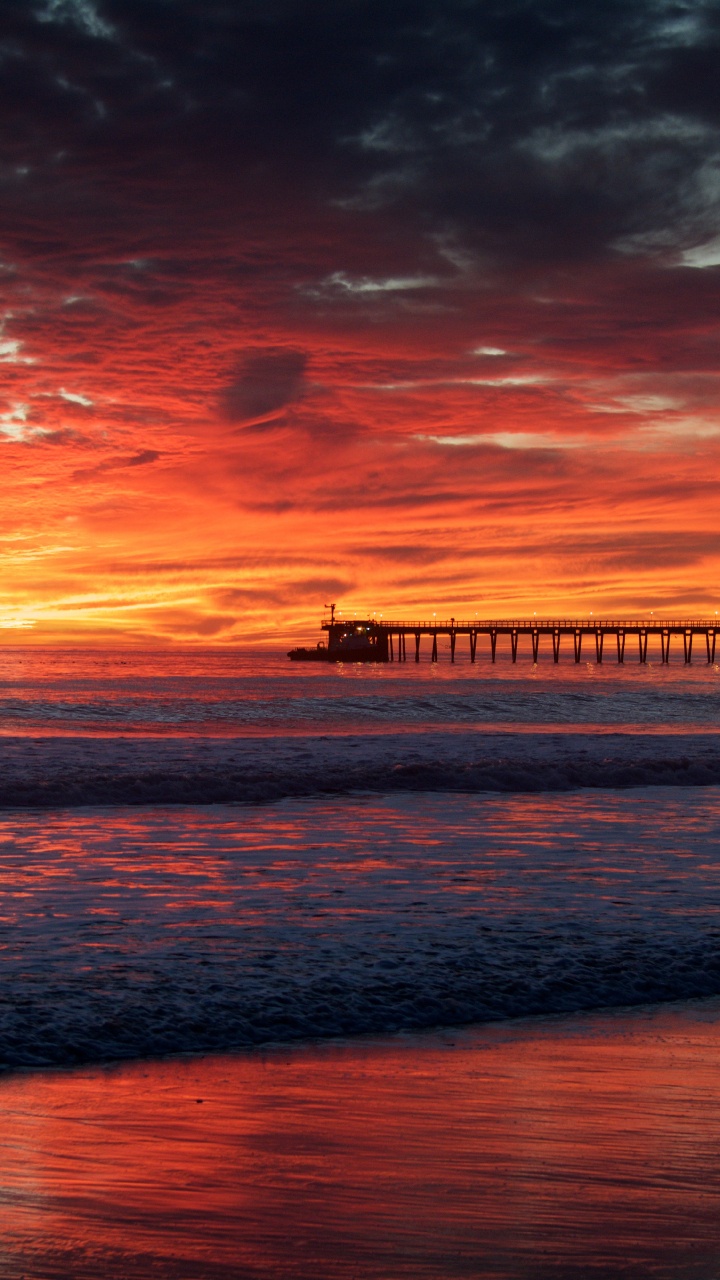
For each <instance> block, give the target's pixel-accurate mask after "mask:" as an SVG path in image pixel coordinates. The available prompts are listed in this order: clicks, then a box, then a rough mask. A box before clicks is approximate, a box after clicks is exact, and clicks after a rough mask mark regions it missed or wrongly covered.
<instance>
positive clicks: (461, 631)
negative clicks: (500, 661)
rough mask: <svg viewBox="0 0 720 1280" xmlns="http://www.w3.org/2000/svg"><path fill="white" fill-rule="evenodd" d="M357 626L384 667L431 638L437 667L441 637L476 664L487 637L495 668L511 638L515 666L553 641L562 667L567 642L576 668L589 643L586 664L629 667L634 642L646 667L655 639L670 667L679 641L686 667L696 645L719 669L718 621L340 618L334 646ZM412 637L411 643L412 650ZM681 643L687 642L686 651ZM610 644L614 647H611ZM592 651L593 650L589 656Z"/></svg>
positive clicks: (330, 622) (328, 623)
mask: <svg viewBox="0 0 720 1280" xmlns="http://www.w3.org/2000/svg"><path fill="white" fill-rule="evenodd" d="M355 626H362V627H363V628H365V629H367V630H369V631H371V632H372V634H373V635H374V636H375V637H376V638H377V646H378V651H377V658H376V660H378V661H381V662H407V661H408V647H409V648H410V654H411V658H413V657H414V660H415V662H419V661H420V643H421V640H422V638H423V637H427V638H428V639H429V640H430V641H431V650H430V661H431V662H437V660H438V637H440V636H447V637H448V638H449V640H450V661H451V662H454V661H455V654H456V651H457V644H458V640H459V639H460V638H461V637H462V638H464V637H465V636H467V641H468V652H469V657H470V661H471V662H475V659H476V656H477V653H478V641H479V640H480V639H481V637H482V638H484V637H487V639H488V643H489V656H490V659H491V661H492V662H495V659H496V655H497V651H498V640H500V639H501V638H503V639H504V638H505V637H507V638H508V640H509V648H510V656H511V659H512V661H513V662H517V659H518V652H519V651H520V648H521V641H522V649H523V650H524V651H525V652H527V654H528V656H530V655H531V656H532V660H533V662H537V660H538V655H539V652H540V641H541V639H543V640H544V639H546V638H547V639H549V640H550V641H551V643H552V656H553V661H554V662H559V661H560V645H561V641H562V640H563V639H564V640H565V641H566V642H567V640H569V639H572V650H571V652H572V655H573V657H574V659H575V662H581V661H582V652H583V641H585V653H586V657H585V661H588V660H590V661H592V660H593V659H594V661H595V662H597V663H601V662H602V661H603V656H608V651H609V652H610V653H611V654H612V656H613V657H615V658H616V661H617V662H618V663H621V664H622V663H624V661H625V656H626V642H628V641H629V640H632V641H633V644H632V645H630V646H628V652H631V651H632V649H634V647H635V646H634V641H635V640H637V655H638V660H639V662H641V663H646V662H647V661H648V641H649V640H651V639H655V640H657V639H659V641H660V660H661V662H662V663H664V664H667V663H669V661H670V642H671V640H675V641H676V644H675V645H674V646H673V647H674V649H675V651H676V652H677V654H678V657H682V660H683V661H684V662H685V663H686V664H689V663H690V662H692V658H693V641H695V642H696V645H695V651H696V654H697V651H698V649H699V650H700V653H701V654H702V658H706V659H707V662H708V663H714V662H715V642H716V638H717V634H718V630H719V629H720V624H719V621H718V619H717V618H714V619H712V620H710V621H708V620H707V619H705V618H689V619H681V620H678V619H664V620H660V619H656V618H650V619H647V618H644V619H635V620H629V621H628V620H625V619H622V620H620V619H607V618H602V619H600V618H598V619H597V620H596V619H594V618H590V619H588V618H583V619H568V618H560V619H555V620H552V621H547V620H544V619H543V620H539V619H536V618H532V619H528V618H509V619H508V618H504V619H499V620H493V621H490V620H479V619H475V621H474V622H460V621H457V620H456V619H455V618H450V619H449V620H447V621H445V622H438V621H436V620H435V619H433V620H432V622H394V621H385V620H384V619H380V618H368V619H366V620H364V621H363V623H362V624H358V623H357V622H355V621H353V622H350V621H349V620H348V621H347V622H345V623H339V622H338V620H337V618H336V617H334V616H333V617H331V618H330V619H326V620H325V621H324V622H323V623H322V627H323V630H325V631H328V632H329V633H330V637H329V638H330V639H331V640H332V638H333V633H334V632H335V631H342V630H344V629H349V630H351V629H352V628H353V627H355ZM408 637H410V645H409V646H408ZM677 641H682V645H680V644H679V643H677ZM606 642H608V643H607V646H606ZM463 647H464V645H463ZM568 648H569V646H568ZM588 649H590V654H589V655H588ZM698 656H699V655H698Z"/></svg>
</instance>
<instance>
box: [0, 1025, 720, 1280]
mask: <svg viewBox="0 0 720 1280" xmlns="http://www.w3.org/2000/svg"><path fill="white" fill-rule="evenodd" d="M718 1019H720V1007H719V1006H718V1004H717V1003H713V1004H711V1005H709V1006H708V1005H705V1006H703V1005H699V1006H696V1007H695V1008H693V1007H692V1006H686V1007H678V1008H675V1009H671V1010H668V1009H666V1010H664V1011H658V1010H655V1011H645V1012H643V1011H638V1012H635V1013H633V1014H626V1015H622V1016H621V1015H614V1016H613V1015H607V1014H606V1015H594V1016H592V1017H589V1016H588V1017H585V1018H579V1019H575V1020H574V1021H566V1022H563V1021H557V1022H555V1023H552V1022H549V1023H543V1022H539V1023H537V1024H535V1025H533V1024H532V1023H526V1024H516V1025H515V1027H514V1029H509V1028H505V1029H498V1028H495V1029H485V1030H478V1031H473V1032H465V1033H458V1034H455V1035H452V1036H449V1035H447V1034H444V1035H436V1036H428V1037H422V1038H415V1039H410V1040H405V1039H402V1038H396V1039H394V1040H388V1041H384V1042H371V1041H369V1042H368V1041H366V1042H356V1043H355V1044H353V1045H338V1046H321V1047H314V1048H309V1049H303V1050H295V1051H292V1052H289V1051H288V1052H280V1051H276V1052H274V1053H273V1054H271V1055H266V1056H263V1057H260V1056H255V1055H249V1056H241V1057H234V1058H232V1057H218V1058H210V1059H206V1060H196V1061H168V1062H164V1063H158V1064H147V1063H142V1064H138V1065H136V1066H133V1067H124V1068H120V1069H115V1070H109V1071H102V1070H98V1069H95V1070H93V1071H89V1072H87V1071H86V1072H80V1073H59V1074H47V1075H42V1076H31V1077H14V1078H8V1079H6V1080H4V1081H3V1082H2V1083H1V1084H0V1108H1V1110H2V1126H1V1128H0V1150H1V1152H2V1179H1V1182H0V1234H1V1235H2V1238H3V1240H4V1242H5V1244H4V1254H3V1267H2V1275H3V1277H5V1278H6V1280H19V1278H20V1277H21V1276H32V1277H44V1278H45V1280H60V1278H61V1277H62V1280H66V1278H67V1277H69V1276H72V1277H73V1278H74V1280H89V1278H90V1277H92V1280H97V1277H99V1276H101V1275H102V1276H106V1277H108V1280H120V1278H121V1277H122V1280H126V1278H127V1277H129V1276H135V1275H138V1276H142V1277H149V1276H158V1277H163V1278H164V1280H180V1278H181V1277H186V1278H189V1277H193V1278H194V1280H221V1277H223V1278H225V1280H229V1277H243V1280H245V1278H247V1280H260V1278H262V1280H288V1278H289V1277H290V1278H292V1277H297V1278H299V1277H302V1278H303V1280H305V1278H307V1280H311V1278H312V1280H315V1277H322V1278H323V1280H388V1278H389V1277H412V1278H413V1280H416V1278H418V1280H422V1278H423V1277H427V1278H428V1280H429V1278H431V1277H432V1278H433V1280H451V1278H452V1277H456V1276H457V1277H470V1276H472V1277H483V1280H484V1278H485V1277H496V1278H497V1280H502V1278H505V1280H520V1278H523V1280H524V1278H525V1277H538V1278H539V1280H570V1278H572V1280H580V1277H584V1276H592V1277H597V1278H600V1277H602V1278H603V1280H604V1278H606V1277H607V1278H608V1280H609V1277H619V1276H626V1277H632V1278H633V1280H638V1278H639V1277H645V1276H647V1277H650V1276H652V1277H655V1278H657V1277H661V1278H663V1280H678V1278H680V1277H687V1278H688V1280H689V1278H691V1277H692V1278H693V1280H710V1278H711V1277H714V1276H716V1275H717V1274H718V1273H719V1271H720V1239H719V1235H718V1227H717V1223H718V1218H719V1215H720V1021H719V1020H718Z"/></svg>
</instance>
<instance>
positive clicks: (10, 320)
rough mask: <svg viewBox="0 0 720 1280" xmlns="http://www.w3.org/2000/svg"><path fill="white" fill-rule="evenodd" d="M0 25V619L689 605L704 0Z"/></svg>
mask: <svg viewBox="0 0 720 1280" xmlns="http://www.w3.org/2000/svg"><path fill="white" fill-rule="evenodd" d="M3 19H4V23H3V25H4V37H3V41H2V44H1V45H0V99H1V104H2V115H1V117H0V118H1V119H2V121H3V123H2V137H1V141H2V150H1V152H0V187H1V190H2V208H3V215H2V220H1V221H0V448H1V449H2V458H3V461H4V467H3V475H4V477H5V492H4V498H5V501H4V504H3V509H2V513H1V514H0V537H1V539H2V541H1V543H0V554H2V557H3V569H4V572H3V585H2V588H1V589H0V621H2V617H3V616H4V617H5V625H6V626H7V627H8V628H9V629H10V630H9V631H8V634H9V635H10V634H11V633H12V631H14V629H15V628H16V627H19V626H22V627H28V628H32V629H33V630H34V632H35V634H36V635H37V636H38V637H43V638H47V637H51V636H58V637H61V636H75V637H79V638H82V637H84V636H87V637H108V636H110V637H112V636H120V635H122V636H125V637H127V638H129V639H140V640H144V639H148V638H150V639H152V638H157V639H160V640H167V639H172V638H176V639H181V640H188V639H192V638H193V637H194V638H196V639H198V640H201V641H203V642H205V641H208V640H212V641H213V642H214V641H218V642H223V641H228V640H232V639H235V638H237V637H242V636H246V637H251V636H255V637H257V636H265V635H270V636H271V637H272V636H273V635H274V632H273V628H274V627H278V628H279V631H280V633H281V632H282V629H283V626H284V625H285V623H284V621H283V618H282V616H281V615H282V610H285V611H287V612H288V613H291V614H292V616H293V618H294V619H299V620H300V622H301V623H302V622H303V620H307V622H308V624H310V623H311V620H312V619H313V618H314V615H315V613H316V610H317V607H318V605H319V604H322V603H323V601H321V600H320V596H321V595H324V594H326V591H328V590H332V591H333V592H334V593H335V594H337V595H338V596H342V597H343V598H344V599H345V600H346V603H348V604H353V605H355V606H357V607H358V608H361V609H363V608H368V607H369V608H379V609H381V610H382V611H383V612H385V613H386V614H387V613H390V612H402V611H404V610H410V611H411V612H413V613H414V612H416V610H418V609H420V610H421V611H422V610H423V609H432V608H435V607H436V606H437V607H438V608H439V609H441V610H443V609H447V610H448V611H449V612H452V613H455V615H456V616H459V615H460V613H461V612H462V611H463V610H464V609H470V608H472V611H473V612H475V611H476V610H478V609H479V610H481V611H482V612H501V613H507V612H508V611H513V612H523V611H527V610H530V611H534V610H538V611H539V612H547V613H556V612H559V611H562V612H573V613H574V612H581V611H584V610H586V609H590V608H593V609H595V610H600V609H603V608H608V609H612V610H614V611H616V610H617V611H619V610H635V609H641V608H654V607H658V608H665V609H668V610H680V611H686V610H688V609H692V610H703V611H705V610H709V609H711V608H712V610H713V612H714V607H715V605H716V604H717V601H716V599H715V594H714V593H715V592H716V590H717V585H716V584H717V581H718V563H719V549H718V544H717V537H716V535H715V527H716V515H715V508H716V506H717V496H716V482H715V478H716V476H717V472H718V462H719V461H720V418H719V417H718V363H719V360H720V356H719V352H720V346H719V344H718V321H717V280H718V271H719V270H720V248H719V247H718V246H719V245H720V208H719V205H720V76H718V74H717V70H718V65H719V63H720V57H719V55H720V14H719V12H718V9H717V6H716V5H715V4H714V3H712V4H711V3H706V4H703V3H693V4H692V5H691V4H689V3H687V4H686V3H664V2H655V3H642V2H641V3H639V4H635V5H633V6H631V7H628V6H627V5H626V4H620V3H612V2H609V3H606V4H604V5H603V6H601V7H600V8H597V7H596V8H593V7H592V6H578V5H577V4H570V3H563V2H560V0H557V2H553V0H543V2H542V3H541V2H540V0H526V2H524V3H517V4H513V3H507V0H497V3H487V0H483V3H480V2H479V0H478V2H477V3H473V2H472V0H471V2H470V3H468V0H442V3H441V0H426V2H425V3H419V2H418V0H412V2H410V0H408V2H407V3H403V2H402V0H400V3H397V4H393V5H387V4H386V3H383V4H380V3H379V2H375V0H344V2H343V3H342V4H338V3H337V2H336V0H332V3H331V0H303V3H299V0H263V3H262V4H261V3H260V0H257V2H255V0H239V2H238V3H236V4H231V5H228V4H226V3H220V0H217V2H215V0H205V2H204V3H202V4H201V3H200V2H199V0H105V2H104V3H100V2H99V0H98V2H97V3H95V2H94V0H38V4H37V5H35V6H29V5H28V4H27V3H26V2H25V0H5V2H4V5H3ZM323 583H325V584H328V585H327V587H326V588H324V587H322V584H323ZM329 584H334V585H329ZM528 584H532V586H531V587H529V586H528ZM3 611H4V612H3ZM279 611H280V615H279Z"/></svg>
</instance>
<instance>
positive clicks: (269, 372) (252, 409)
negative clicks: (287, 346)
mask: <svg viewBox="0 0 720 1280" xmlns="http://www.w3.org/2000/svg"><path fill="white" fill-rule="evenodd" d="M306 365H307V356H306V355H305V353H304V352H302V351H254V352H251V353H249V354H248V355H246V356H245V357H244V358H243V359H242V360H241V361H240V363H239V365H238V367H237V369H236V370H235V374H234V376H233V378H232V380H231V381H230V382H229V383H228V384H227V386H225V387H224V388H223V390H222V392H221V394H220V408H221V411H222V413H223V416H224V417H225V418H227V419H228V421H230V422H240V423H242V422H253V421H256V420H257V419H258V418H265V417H267V415H268V414H274V413H276V412H277V411H278V410H279V409H283V408H285V406H286V405H288V404H291V403H292V402H293V401H295V400H298V399H299V398H300V397H301V395H302V393H303V382H304V376H305V367H306Z"/></svg>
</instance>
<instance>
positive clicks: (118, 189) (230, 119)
mask: <svg viewBox="0 0 720 1280" xmlns="http://www.w3.org/2000/svg"><path fill="white" fill-rule="evenodd" d="M2 11H3V17H4V28H5V38H4V41H3V44H2V49H1V50H0V75H1V80H2V84H1V87H0V107H1V108H2V111H3V118H4V121H5V129H4V135H5V166H6V167H5V174H4V179H5V183H6V192H7V194H8V197H9V200H10V202H11V203H12V202H14V201H18V202H19V203H20V205H23V206H24V205H25V204H26V202H29V203H31V204H33V203H34V202H35V204H34V207H35V212H36V215H37V217H38V218H39V221H40V223H41V224H42V223H43V222H44V221H46V217H45V216H44V213H43V210H42V209H41V208H39V207H38V205H37V203H36V202H37V200H38V197H39V194H40V193H41V192H42V191H43V190H45V191H47V190H48V189H54V191H55V193H56V196H57V197H58V200H59V203H58V204H57V205H56V206H55V209H56V214H57V219H58V226H57V227H56V232H57V244H58V245H59V244H61V243H62V239H63V236H62V225H61V224H62V217H63V212H64V213H65V215H66V216H67V217H68V218H70V219H72V218H73V217H75V216H80V215H81V214H82V212H83V208H84V211H85V212H86V213H88V214H91V215H92V214H94V215H95V216H97V214H98V213H99V212H103V215H104V217H105V219H106V225H107V226H112V225H113V223H114V222H115V223H117V225H122V226H123V227H124V228H125V229H126V230H127V228H128V227H131V226H134V228H135V231H136V233H137V234H138V235H139V236H140V237H141V238H142V236H143V235H144V234H147V231H148V230H149V224H148V218H150V217H151V216H152V215H151V213H150V211H149V208H148V206H150V207H154V208H155V209H156V210H159V208H161V207H162V206H163V205H166V206H167V205H170V206H172V207H173V211H174V215H173V216H174V217H175V218H176V219H182V218H183V216H185V215H187V218H188V219H192V218H195V219H196V220H197V219H198V218H200V220H201V222H202V220H203V219H205V220H209V221H210V222H212V221H213V220H217V219H218V218H222V217H226V218H228V219H230V220H231V219H232V216H233V214H235V215H237V213H238V210H245V211H246V212H247V209H248V208H249V207H250V206H255V205H257V207H263V205H264V204H267V201H268V200H271V201H273V202H275V207H276V210H278V211H279V209H280V207H281V203H280V202H281V201H282V200H283V199H287V198H288V192H289V191H292V200H293V201H294V202H295V204H294V206H292V205H290V206H287V207H286V208H285V209H284V212H285V214H286V215H287V217H288V218H289V219H290V220H292V217H293V214H294V213H297V212H298V211H299V209H300V207H301V206H303V205H305V206H306V208H307V207H308V206H309V207H317V208H319V207H322V208H324V209H325V210H327V209H328V208H331V207H333V208H335V210H336V211H341V212H338V215H337V216H338V217H340V218H341V221H342V220H343V215H344V222H343V225H344V235H345V236H346V237H347V240H348V241H351V240H352V227H353V226H357V227H365V226H366V224H370V225H372V223H373V220H376V221H378V223H379V224H380V225H382V228H383V230H382V235H381V237H380V238H379V240H378V241H377V242H376V243H375V244H374V245H372V244H371V241H372V236H368V235H367V234H365V233H363V234H362V236H361V238H360V240H359V241H358V243H357V244H355V246H353V244H352V243H348V244H347V257H348V259H353V258H354V259H355V263H356V265H358V266H360V265H361V264H362V261H363V260H367V261H368V262H370V261H371V260H372V259H373V258H375V259H377V260H378V261H380V260H381V259H382V258H383V255H385V257H387V256H388V255H389V256H390V257H392V258H394V259H398V260H399V259H404V260H405V262H406V263H409V262H410V260H411V259H412V258H413V255H414V256H415V257H419V256H420V255H421V254H422V253H424V254H425V255H426V257H427V255H428V254H429V253H430V252H431V250H432V249H433V246H434V250H435V251H436V252H440V254H441V255H442V254H445V256H446V259H447V260H448V262H450V263H451V264H452V263H455V265H457V263H458V261H460V259H459V258H458V253H459V251H460V250H459V247H458V246H460V247H463V246H464V247H465V249H466V250H468V249H469V250H470V251H475V252H476V253H482V254H483V255H485V258H487V256H488V255H489V257H490V259H491V260H494V261H497V262H499V263H503V262H505V263H506V264H515V265H516V266H517V265H520V266H523V265H524V266H529V267H534V266H535V264H537V263H538V262H539V261H540V262H542V261H545V262H548V261H549V262H554V261H558V260H562V261H568V260H577V259H582V258H587V257H590V258H593V257H598V256H600V257H602V255H603V254H605V253H606V251H607V248H608V246H609V245H613V244H615V243H616V242H618V241H620V242H622V241H623V240H627V239H628V238H632V237H634V238H635V243H636V245H637V243H639V241H638V238H640V241H642V242H643V243H644V241H643V238H645V240H646V241H647V243H648V245H650V246H651V247H652V246H653V245H656V244H657V245H660V246H663V245H666V244H667V243H668V242H669V241H670V242H672V241H673V237H675V238H677V239H678V240H679V241H680V243H681V244H682V243H691V242H693V241H697V240H698V239H701V238H702V236H703V235H705V234H707V233H708V232H709V230H710V229H712V228H714V225H715V223H714V218H715V215H716V195H715V186H716V184H715V183H714V182H713V173H714V171H715V169H714V166H715V164H716V162H717V161H718V157H720V140H719V138H718V126H719V125H720V89H719V87H718V86H719V84H720V76H718V75H717V66H718V56H719V50H720V15H719V14H718V9H717V6H716V4H715V3H712V4H702V3H696V4H692V5H691V4H686V3H681V2H680V3H670V2H669V0H667V2H662V0H655V2H654V3H649V2H648V0H645V2H644V3H643V2H642V0H641V2H640V3H636V4H634V5H632V6H630V5H627V4H626V3H625V0H622V2H620V0H605V3H602V4H599V5H595V6H593V5H581V4H579V3H577V0H574V2H573V3H570V2H569V0H517V2H515V3H513V2H512V0H496V2H495V3H492V0H490V2H488V0H476V2H473V0H412V2H409V0H395V3H393V4H391V5H388V4H387V3H384V2H383V3H381V2H380V0H344V2H338V0H292V2H291V0H284V2H283V0H276V2H275V3H263V4H260V3H255V2H254V0H253V2H250V0H237V2H236V3H229V2H228V0H222V2H221V0H204V2H203V3H201V2H200V0H104V2H98V3H94V2H93V0H44V4H43V0H41V2H40V3H39V4H38V6H37V7H31V6H29V5H28V4H27V2H26V0H4V3H3V5H2ZM69 183H72V184H85V187H86V190H85V197H86V200H87V201H89V204H88V203H86V204H85V205H84V206H83V204H82V200H81V199H80V192H79V188H78V186H77V185H74V188H73V191H72V192H71V191H70V188H69V186H68V184H69ZM220 189H221V190H222V199H219V191H220ZM37 230H38V229H37V225H35V226H34V227H33V228H32V231H31V232H30V231H29V229H28V228H27V226H26V228H25V233H26V235H28V234H30V240H29V242H28V248H29V249H31V250H33V249H34V251H35V252H38V251H40V245H41V242H42V243H44V244H45V251H46V252H49V253H52V251H53V245H54V243H55V242H54V241H53V239H52V237H50V238H48V237H46V238H45V240H44V241H43V240H42V237H39V236H38V235H37ZM389 246H391V249H390V248H389ZM328 265H334V266H335V267H337V266H342V265H348V264H344V263H342V262H337V261H336V262H335V263H331V262H329V264H328ZM350 265H351V264H350Z"/></svg>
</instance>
